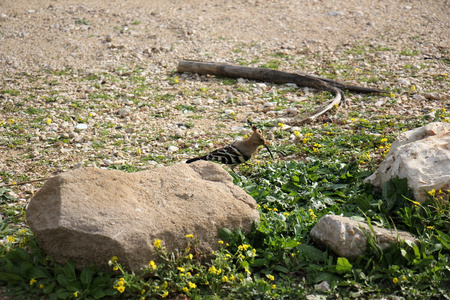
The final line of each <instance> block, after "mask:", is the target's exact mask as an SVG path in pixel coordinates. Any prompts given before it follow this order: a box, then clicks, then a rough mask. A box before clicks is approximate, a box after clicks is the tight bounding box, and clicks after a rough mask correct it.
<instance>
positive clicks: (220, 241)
mask: <svg viewBox="0 0 450 300" xmlns="http://www.w3.org/2000/svg"><path fill="white" fill-rule="evenodd" d="M258 205H259V204H258ZM219 244H221V245H222V244H223V241H222V240H219Z"/></svg>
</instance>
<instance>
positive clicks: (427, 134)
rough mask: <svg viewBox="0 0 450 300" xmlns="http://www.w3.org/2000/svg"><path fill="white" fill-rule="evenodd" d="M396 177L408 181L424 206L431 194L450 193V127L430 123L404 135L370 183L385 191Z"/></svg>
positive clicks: (370, 178) (416, 198) (373, 175)
mask: <svg viewBox="0 0 450 300" xmlns="http://www.w3.org/2000/svg"><path fill="white" fill-rule="evenodd" d="M394 177H399V178H406V179H408V186H409V187H410V188H411V189H412V190H413V192H414V199H415V200H416V201H418V202H420V203H423V202H425V200H426V199H427V193H428V192H430V191H434V192H436V191H440V190H442V191H447V190H450V124H449V123H441V122H436V123H430V124H428V125H426V126H424V127H420V128H416V129H414V130H410V131H406V132H403V133H402V134H400V135H399V136H398V137H397V139H396V140H395V141H394V142H393V143H392V146H391V149H390V151H389V153H388V155H387V156H386V159H385V160H384V161H383V162H382V163H381V164H380V166H379V168H378V169H377V171H376V172H375V173H374V174H372V175H371V176H370V177H368V178H366V181H367V182H370V183H372V184H373V185H374V186H377V187H379V188H383V187H384V185H385V183H386V182H388V181H389V180H390V179H391V178H394ZM438 194H439V192H438Z"/></svg>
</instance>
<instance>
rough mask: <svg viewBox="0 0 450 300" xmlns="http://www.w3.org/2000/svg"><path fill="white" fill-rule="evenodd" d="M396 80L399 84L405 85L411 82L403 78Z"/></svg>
mask: <svg viewBox="0 0 450 300" xmlns="http://www.w3.org/2000/svg"><path fill="white" fill-rule="evenodd" d="M397 82H398V84H400V85H405V86H406V85H411V82H410V81H409V80H407V79H405V78H400V79H399V80H398V81H397Z"/></svg>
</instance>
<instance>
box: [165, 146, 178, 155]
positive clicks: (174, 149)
mask: <svg viewBox="0 0 450 300" xmlns="http://www.w3.org/2000/svg"><path fill="white" fill-rule="evenodd" d="M178 149H179V148H178V147H177V146H169V148H167V151H168V152H170V153H172V152H176V151H178Z"/></svg>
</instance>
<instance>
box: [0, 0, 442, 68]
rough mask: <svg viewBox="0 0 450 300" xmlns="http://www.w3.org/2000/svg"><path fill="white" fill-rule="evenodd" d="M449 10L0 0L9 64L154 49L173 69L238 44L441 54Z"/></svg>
mask: <svg viewBox="0 0 450 300" xmlns="http://www.w3.org/2000/svg"><path fill="white" fill-rule="evenodd" d="M449 14H450V2H449V1H447V0H438V1H435V0H427V1H420V0H377V1H369V0H362V1H361V0H349V1H345V2H342V1H338V0H326V1H322V0H303V1H298V0H274V1H257V0H247V1H242V0H238V1H215V0H192V1H175V0H172V1H167V0H153V1H146V0H140V1H139V0H135V1H131V0H129V1H96V0H85V1H73V0H69V1H55V0H42V1H41V0H34V1H28V0H27V1H23V0H15V1H0V71H1V72H2V73H3V74H4V73H5V72H6V73H12V72H30V71H32V70H41V69H43V68H44V69H45V68H52V69H64V68H74V69H85V70H96V69H103V68H105V67H109V68H115V67H119V66H122V65H124V62H127V63H128V61H129V60H133V59H136V57H135V56H133V54H134V53H141V52H143V51H145V50H146V49H147V50H150V53H151V55H150V56H147V57H145V56H143V58H142V60H140V61H139V64H140V65H149V64H153V63H160V64H162V65H165V66H167V67H168V68H169V69H174V68H175V66H176V64H177V62H178V61H179V60H180V59H201V60H205V58H208V57H209V58H213V59H214V60H216V61H228V60H229V59H230V58H231V57H233V49H234V47H235V44H236V43H246V44H251V43H255V44H258V45H260V47H261V48H266V49H272V50H273V51H278V50H279V49H280V48H284V49H290V50H297V51H300V50H302V49H304V48H307V49H311V51H314V52H320V51H332V50H333V48H334V47H336V46H337V45H341V44H353V43H355V42H358V43H362V44H364V43H367V42H371V41H375V42H377V41H379V40H384V41H388V43H389V45H390V47H393V48H397V49H399V50H401V49H418V50H426V52H427V53H430V55H432V54H434V53H435V52H439V51H438V50H437V49H439V48H446V49H448V48H449V46H450V34H449V32H450V18H449V17H448V16H449ZM108 36H109V37H108ZM107 37H108V39H107ZM110 39H111V42H110V43H108V42H106V40H110ZM114 47H118V48H119V49H125V50H128V51H126V52H129V53H127V54H128V57H127V56H125V57H123V55H114V53H111V51H110V50H111V49H115V48H114ZM436 48H437V49H436ZM160 49H161V50H162V51H161V52H163V53H155V52H158V51H159V50H160ZM151 50H153V51H151ZM164 50H170V51H164ZM294 52H295V51H294ZM121 54H123V53H121Z"/></svg>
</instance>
